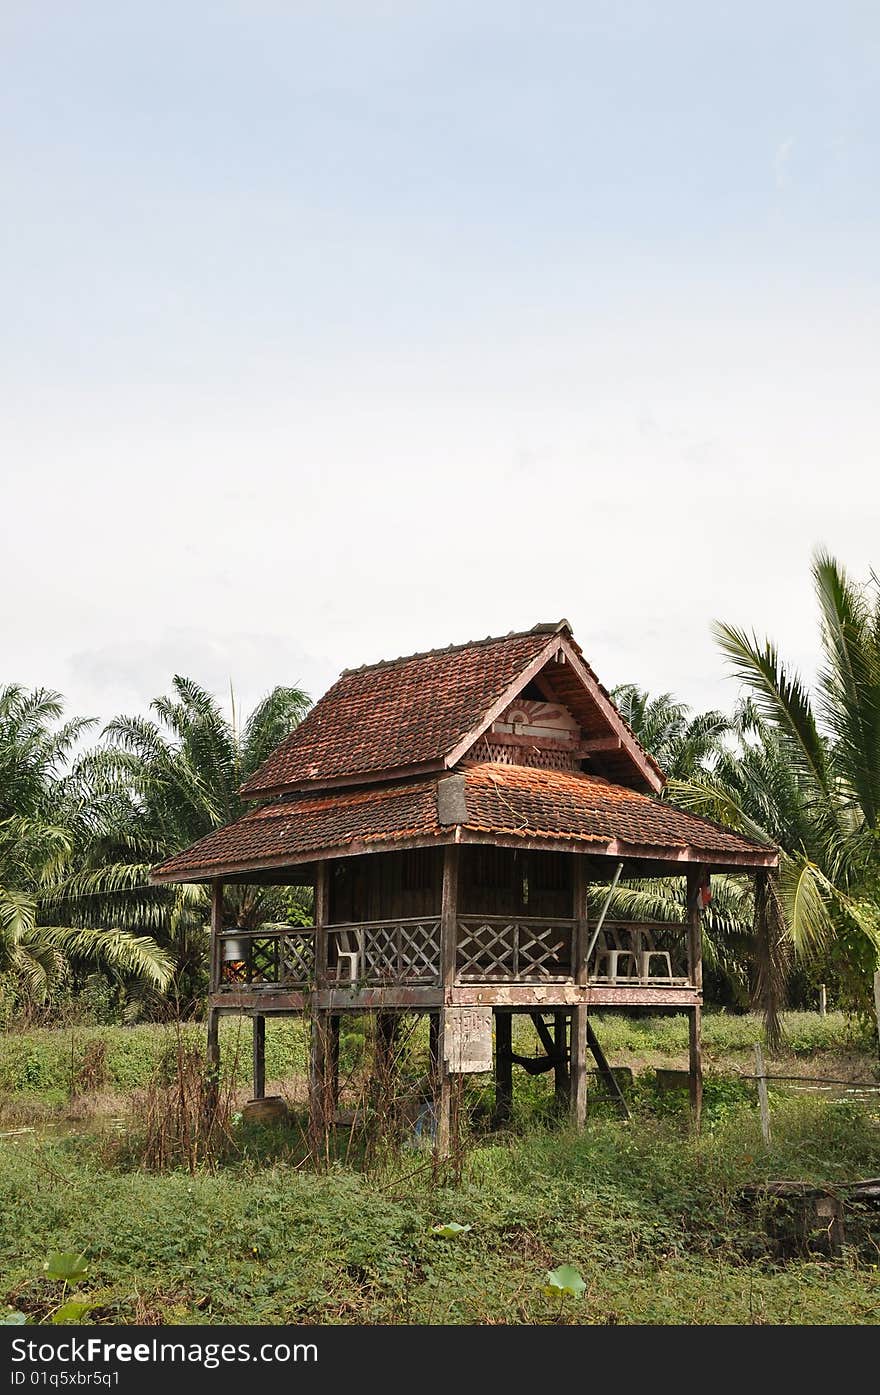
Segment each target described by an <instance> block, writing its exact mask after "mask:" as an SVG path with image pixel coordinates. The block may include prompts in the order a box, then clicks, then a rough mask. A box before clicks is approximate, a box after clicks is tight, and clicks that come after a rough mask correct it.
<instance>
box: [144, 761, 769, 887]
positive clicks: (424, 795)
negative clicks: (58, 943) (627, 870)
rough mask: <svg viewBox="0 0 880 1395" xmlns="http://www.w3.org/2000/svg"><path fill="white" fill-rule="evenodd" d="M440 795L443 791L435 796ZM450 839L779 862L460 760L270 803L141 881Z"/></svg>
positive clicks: (657, 816) (665, 807) (602, 783)
mask: <svg viewBox="0 0 880 1395" xmlns="http://www.w3.org/2000/svg"><path fill="white" fill-rule="evenodd" d="M450 785H452V786H454V787H455V788H454V790H453V791H449V790H448V789H446V788H444V787H448V786H450ZM450 794H452V795H453V797H452V798H450ZM450 811H451V812H450ZM453 841H455V842H461V841H464V842H468V841H471V842H480V841H486V842H491V843H499V842H501V843H506V844H509V845H512V846H523V845H528V846H531V847H551V848H563V849H565V848H569V849H572V850H580V851H581V852H589V853H592V854H594V855H597V856H607V857H615V858H633V859H644V860H648V861H653V862H659V863H669V862H674V863H700V864H706V865H710V866H712V867H714V868H716V869H722V868H727V869H729V870H734V869H736V868H745V867H764V866H775V865H776V863H777V861H778V856H777V852H776V849H775V848H773V847H772V846H771V845H769V844H766V843H759V842H757V841H756V840H754V839H752V838H746V837H744V836H743V835H742V834H740V833H736V832H735V831H734V830H733V829H730V828H725V827H723V826H722V825H721V824H717V823H714V822H713V821H712V820H710V819H704V818H700V817H699V816H698V815H696V814H690V813H687V812H686V811H685V810H683V809H677V808H676V807H675V806H674V805H673V804H668V803H667V802H666V801H665V800H660V799H656V798H654V797H652V796H650V795H646V794H641V793H640V792H639V791H637V790H632V789H626V788H624V787H623V786H620V785H616V784H612V783H611V782H610V781H608V780H605V779H602V778H601V777H599V776H596V775H587V774H584V773H583V772H580V771H577V772H575V771H563V770H547V769H537V768H535V767H534V766H516V765H500V764H495V763H494V762H476V763H472V762H465V763H464V764H463V766H462V767H461V770H460V772H458V773H456V774H454V775H452V776H448V775H446V776H444V775H440V776H436V775H435V776H433V777H422V778H421V779H416V780H410V781H397V782H395V783H393V784H389V785H381V784H374V785H369V786H366V787H364V788H361V789H358V790H352V789H340V790H332V791H323V792H321V793H304V794H297V795H293V796H291V797H290V798H288V799H283V800H276V801H274V802H273V803H270V804H267V805H265V806H263V807H261V808H257V809H252V810H251V811H250V812H249V813H247V814H245V815H244V816H243V817H242V818H240V819H238V820H237V821H236V822H235V823H233V824H229V825H227V827H225V828H218V829H216V830H215V831H214V832H213V833H209V834H208V835H207V837H205V838H202V839H201V840H200V841H199V842H198V843H195V844H194V845H193V846H192V847H191V848H187V849H186V850H185V851H184V852H181V853H177V854H175V855H174V856H173V857H170V858H168V859H166V861H165V862H163V863H161V864H160V865H159V866H158V867H156V868H155V869H154V871H153V873H152V878H151V879H152V880H153V881H158V882H179V881H205V880H207V879H209V878H210V877H217V876H223V875H227V876H229V875H232V876H235V875H241V874H243V873H245V872H247V871H251V872H253V871H265V872H268V873H271V871H272V869H273V868H277V869H279V871H280V870H281V869H283V868H284V867H290V866H293V865H296V864H297V863H304V862H309V861H311V860H312V859H313V858H314V857H315V856H318V857H332V856H348V855H352V854H357V853H364V852H372V851H375V852H381V851H389V850H393V849H394V848H399V847H406V846H410V847H411V846H420V847H426V846H431V845H433V844H437V843H442V842H453Z"/></svg>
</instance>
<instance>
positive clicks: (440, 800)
mask: <svg viewBox="0 0 880 1395" xmlns="http://www.w3.org/2000/svg"><path fill="white" fill-rule="evenodd" d="M663 783H664V777H663V773H662V771H661V770H660V769H659V767H658V766H657V764H656V763H655V761H654V760H653V759H652V758H651V757H650V756H649V755H648V754H647V753H646V752H645V751H644V750H643V749H642V747H641V746H640V744H639V742H638V741H637V740H636V738H635V736H634V734H633V732H632V731H631V730H630V729H629V727H628V726H627V725H626V723H625V722H624V721H623V719H622V717H621V716H620V714H619V712H618V711H617V709H616V708H615V706H614V703H613V702H612V700H611V698H610V697H609V695H608V693H607V692H606V691H605V689H604V688H603V687H602V686H601V685H600V683H599V682H598V680H597V678H596V675H595V674H594V673H593V671H592V669H591V668H590V667H589V665H588V664H587V663H586V661H585V660H584V657H583V654H582V653H581V650H580V648H579V647H578V645H577V644H576V642H575V640H574V638H573V636H572V633H571V629H570V626H569V625H568V623H567V622H566V621H561V622H560V623H559V624H552V625H537V626H535V627H534V629H531V630H529V631H527V632H524V633H520V634H509V635H505V636H503V637H502V638H497V639H485V640H481V641H478V642H476V643H470V644H463V645H458V646H451V647H450V648H448V649H442V650H432V651H430V652H428V653H423V654H415V655H412V656H410V657H408V658H401V659H395V660H392V661H390V662H384V663H378V664H372V665H369V666H366V667H363V668H358V669H351V670H347V671H346V672H344V673H343V674H342V675H341V677H340V678H339V679H338V681H337V682H336V683H335V684H334V685H333V687H332V688H331V689H330V690H329V692H327V693H326V694H325V696H324V697H323V698H322V699H321V700H320V701H319V702H318V703H317V704H316V706H315V707H314V708H313V709H312V711H311V712H310V713H309V715H308V716H307V717H306V719H305V720H304V721H303V722H302V724H301V725H300V726H299V727H298V728H297V729H296V730H295V731H294V732H293V733H292V735H291V736H289V737H288V738H287V739H286V740H285V741H283V742H282V743H281V745H280V746H279V747H278V748H277V749H276V750H275V751H274V752H273V753H272V754H271V755H270V756H269V758H268V759H267V760H266V762H265V763H264V765H263V766H262V767H261V768H260V769H259V770H258V771H257V773H256V774H255V775H254V776H253V777H252V778H251V779H250V780H249V781H248V782H247V784H246V785H245V786H244V789H243V793H244V794H245V795H246V796H248V797H249V798H251V799H253V800H254V804H255V807H254V809H253V810H252V811H251V812H249V813H247V814H246V815H244V817H242V818H240V819H238V820H237V821H236V822H235V823H232V824H229V825H228V826H227V827H225V828H220V829H218V830H216V831H215V832H213V833H211V834H209V835H208V836H207V837H206V838H203V839H202V840H201V841H200V842H198V843H196V844H194V845H193V846H192V847H190V848H187V849H186V850H185V851H182V852H180V853H178V854H177V855H176V856H174V857H171V858H169V859H168V860H167V861H165V862H163V863H162V864H161V865H160V866H158V867H156V868H155V869H154V871H153V880H154V881H155V882H208V883H210V884H211V886H212V889H213V915H212V940H213V956H212V965H213V967H212V982H211V995H210V1001H209V1028H208V1031H209V1050H210V1053H211V1055H212V1058H213V1059H214V1060H215V1062H216V1061H218V1060H219V1056H218V1052H219V1035H218V1018H219V1016H220V1014H222V1013H237V1014H244V1015H246V1016H248V1017H250V1018H252V1020H253V1030H254V1093H255V1095H256V1096H258V1097H259V1096H260V1095H261V1094H262V1093H263V1090H264V1085H265V1064H264V1051H263V1043H264V1031H265V1018H266V1016H269V1015H273V1014H290V1013H302V1012H307V1013H308V1015H309V1017H310V1019H311V1033H312V1036H311V1041H312V1046H311V1072H310V1093H311V1110H312V1118H313V1123H314V1124H315V1126H316V1127H317V1128H319V1129H324V1130H326V1128H328V1127H329V1125H330V1123H331V1122H332V1118H333V1115H334V1112H335V1109H336V1100H335V1098H334V1092H335V1083H334V1061H335V1059H336V1052H337V1044H338V1030H339V1019H340V1016H341V1015H342V1014H348V1013H352V1012H363V1011H370V1012H377V1013H379V1014H382V1015H383V1019H382V1020H385V1021H386V1022H387V1021H388V1020H389V1019H388V1015H389V1014H396V1013H402V1012H407V1013H408V1012H425V1013H429V1014H430V1016H431V1044H432V1060H433V1066H434V1078H435V1109H436V1129H437V1146H438V1149H439V1151H440V1152H441V1153H442V1152H443V1151H444V1150H445V1149H446V1147H447V1146H448V1137H449V1119H450V1077H451V1075H452V1074H453V1073H455V1072H459V1071H467V1070H469V1069H479V1068H485V1067H487V1066H489V1065H491V1064H492V1049H493V1047H492V1044H493V1042H494V1069H495V1082H496V1097H497V1108H498V1113H499V1114H500V1115H501V1116H502V1117H503V1115H504V1114H505V1112H506V1111H507V1110H509V1107H510V1100H511V1080H512V1074H511V1073H512V1066H513V1064H514V1062H515V1059H516V1058H515V1057H514V1055H513V1051H512V1042H511V1014H513V1013H523V1012H525V1013H528V1014H530V1015H531V1017H532V1020H533V1022H534V1024H535V1027H536V1029H537V1032H538V1038H539V1040H540V1042H541V1043H542V1044H543V1046H544V1048H545V1049H546V1053H547V1066H548V1068H552V1069H554V1070H555V1072H556V1087H557V1093H562V1092H564V1093H565V1094H566V1095H567V1097H568V1099H569V1101H570V1109H571V1115H572V1118H573V1119H574V1121H575V1122H577V1123H582V1122H583V1120H584V1117H585V1111H586V1070H587V1061H588V1054H590V1053H591V1054H592V1055H594V1056H595V1058H596V1061H597V1064H598V1066H599V1069H600V1070H601V1071H603V1072H605V1073H606V1075H607V1076H608V1077H609V1083H611V1082H612V1081H613V1077H611V1076H610V1072H608V1068H607V1062H605V1059H604V1056H603V1054H602V1051H601V1047H600V1045H599V1043H598V1041H597V1040H596V1037H595V1034H594V1033H593V1032H592V1030H591V1027H590V1023H589V1012H590V1009H591V1008H603V1009H608V1008H621V1009H633V1008H650V1009H651V1011H661V1010H663V1009H669V1010H674V1011H677V1012H686V1013H687V1014H688V1016H689V1021H690V1088H691V1102H692V1106H693V1109H694V1112H695V1114H696V1116H697V1119H699V1112H700V1103H701V1092H702V1075H701V1064H700V1014H701V1007H702V969H701V948H700V946H701V936H700V913H701V906H702V905H704V904H705V902H706V899H707V898H708V896H709V895H710V878H711V874H712V873H713V872H733V873H743V874H747V875H751V876H754V877H756V878H759V879H760V878H762V877H765V876H766V875H767V870H768V869H770V868H773V867H775V866H776V865H777V852H776V849H775V848H773V847H771V846H768V845H766V844H763V843H758V842H754V841H752V840H751V839H748V838H745V837H742V836H741V835H740V834H738V833H734V832H732V831H731V830H730V829H726V828H724V827H722V826H720V825H718V824H715V823H713V822H710V821H708V820H706V819H702V818H698V817H696V816H694V815H691V814H688V813H685V812H682V811H681V810H680V809H676V808H674V807H673V806H672V805H671V804H669V803H666V802H665V801H663V800H662V799H661V798H660V797H659V796H660V794H661V792H662V789H663ZM656 876H664V877H666V876H681V877H683V878H685V879H686V883H687V900H686V905H687V912H686V917H685V919H684V921H683V923H682V924H680V925H672V926H670V925H669V924H665V923H663V924H660V923H658V924H650V925H649V924H646V923H644V922H642V923H639V924H634V923H629V922H627V923H623V922H621V921H619V920H615V919H614V918H613V917H611V916H609V915H608V914H607V909H605V907H607V900H606V899H605V891H606V890H607V889H608V888H611V887H613V886H614V885H615V884H616V882H617V881H618V880H619V879H620V878H623V879H625V880H627V881H631V880H633V879H638V878H645V877H656ZM233 882H246V883H280V884H287V885H296V886H311V887H313V888H314V907H315V913H314V928H313V929H312V928H309V929H300V928H294V927H283V926H276V927H263V928H261V929H258V930H249V931H245V930H243V929H241V928H240V927H238V926H236V925H234V924H229V923H228V922H227V920H226V918H225V916H224V900H223V888H224V884H226V883H233ZM591 889H592V890H593V895H592V896H588V893H589V892H590V890H591ZM588 904H592V905H593V906H594V907H601V908H602V909H598V910H594V913H593V915H592V918H591V916H590V914H589V913H588ZM493 1017H494V1032H493V1031H492V1019H493Z"/></svg>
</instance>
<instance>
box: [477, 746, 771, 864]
mask: <svg viewBox="0 0 880 1395" xmlns="http://www.w3.org/2000/svg"><path fill="white" fill-rule="evenodd" d="M464 773H465V782H466V789H467V796H466V797H467V811H468V822H467V826H468V828H470V829H475V830H476V829H480V830H483V831H484V832H487V833H507V834H509V833H511V832H517V833H522V834H523V836H529V837H535V836H539V835H541V834H545V835H546V836H547V837H549V838H570V839H572V840H574V841H580V840H582V839H585V838H586V839H588V840H590V841H591V842H592V841H595V840H597V839H598V840H600V841H602V842H606V843H607V842H611V841H612V840H614V839H617V840H619V841H621V842H624V843H633V844H640V845H643V846H651V847H656V848H684V847H692V848H695V849H700V850H701V851H706V852H709V851H713V852H719V853H724V852H728V853H743V854H749V853H755V852H766V851H768V850H769V851H772V849H770V847H769V845H767V844H763V843H757V842H754V841H753V840H752V839H750V838H744V837H743V836H742V835H741V834H739V833H734V832H733V830H732V829H729V828H724V827H723V826H722V825H721V824H716V823H713V822H712V821H711V820H709V819H703V818H699V817H698V816H697V815H696V814H689V813H686V812H685V811H684V810H683V809H677V808H676V807H675V806H674V805H673V804H668V803H667V802H666V801H665V800H661V799H656V798H654V797H653V796H651V795H647V794H640V793H639V792H638V791H637V790H631V789H627V788H626V787H624V786H623V785H615V784H611V783H610V781H608V780H604V779H602V778H601V776H598V775H586V774H581V773H579V772H573V771H567V770H541V769H537V768H535V767H532V766H522V765H497V764H493V763H491V762H488V761H487V762H484V763H481V764H478V765H469V766H465V768H464Z"/></svg>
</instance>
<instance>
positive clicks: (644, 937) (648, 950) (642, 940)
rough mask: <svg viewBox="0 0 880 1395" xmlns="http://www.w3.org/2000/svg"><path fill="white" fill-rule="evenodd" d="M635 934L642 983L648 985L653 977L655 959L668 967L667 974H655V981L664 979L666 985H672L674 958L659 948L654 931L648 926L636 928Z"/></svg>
mask: <svg viewBox="0 0 880 1395" xmlns="http://www.w3.org/2000/svg"><path fill="white" fill-rule="evenodd" d="M635 934H636V937H637V940H638V956H639V958H638V963H639V978H640V980H641V981H642V983H647V982H648V981H649V980H650V979H651V977H652V975H651V961H652V960H653V959H659V960H660V963H661V964H663V965H665V966H666V972H665V973H659V974H654V975H653V977H654V979H655V980H656V979H658V978H660V979H664V980H665V981H666V983H670V984H671V983H672V981H673V978H672V958H671V956H670V954H669V951H668V950H666V949H658V948H657V944H656V941H655V939H654V934H653V931H651V930H649V929H648V928H647V926H642V925H639V926H636V927H635Z"/></svg>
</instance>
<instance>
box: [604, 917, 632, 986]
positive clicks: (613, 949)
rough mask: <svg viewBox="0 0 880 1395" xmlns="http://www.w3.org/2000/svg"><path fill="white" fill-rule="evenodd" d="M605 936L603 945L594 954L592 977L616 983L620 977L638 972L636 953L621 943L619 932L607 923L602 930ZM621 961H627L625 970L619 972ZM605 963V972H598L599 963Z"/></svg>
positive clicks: (627, 976) (629, 976)
mask: <svg viewBox="0 0 880 1395" xmlns="http://www.w3.org/2000/svg"><path fill="white" fill-rule="evenodd" d="M602 934H603V935H604V936H605V946H604V948H603V949H599V950H598V952H597V954H596V967H595V971H594V973H593V978H601V979H604V980H605V982H606V983H617V982H618V981H619V980H620V979H621V978H625V979H631V978H632V977H633V975H634V974H635V975H637V974H638V972H639V961H638V955H637V953H636V951H635V950H634V949H630V948H629V947H628V946H627V945H625V944H624V943H623V939H622V935H621V932H620V931H619V930H618V929H617V928H616V927H615V926H611V925H609V926H608V927H607V928H606V929H604V930H603V931H602ZM622 961H628V962H627V971H626V973H625V974H621V972H620V965H621V962H622ZM603 963H604V964H605V965H606V972H605V973H604V974H603V973H601V972H600V969H601V965H602V964H603Z"/></svg>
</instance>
